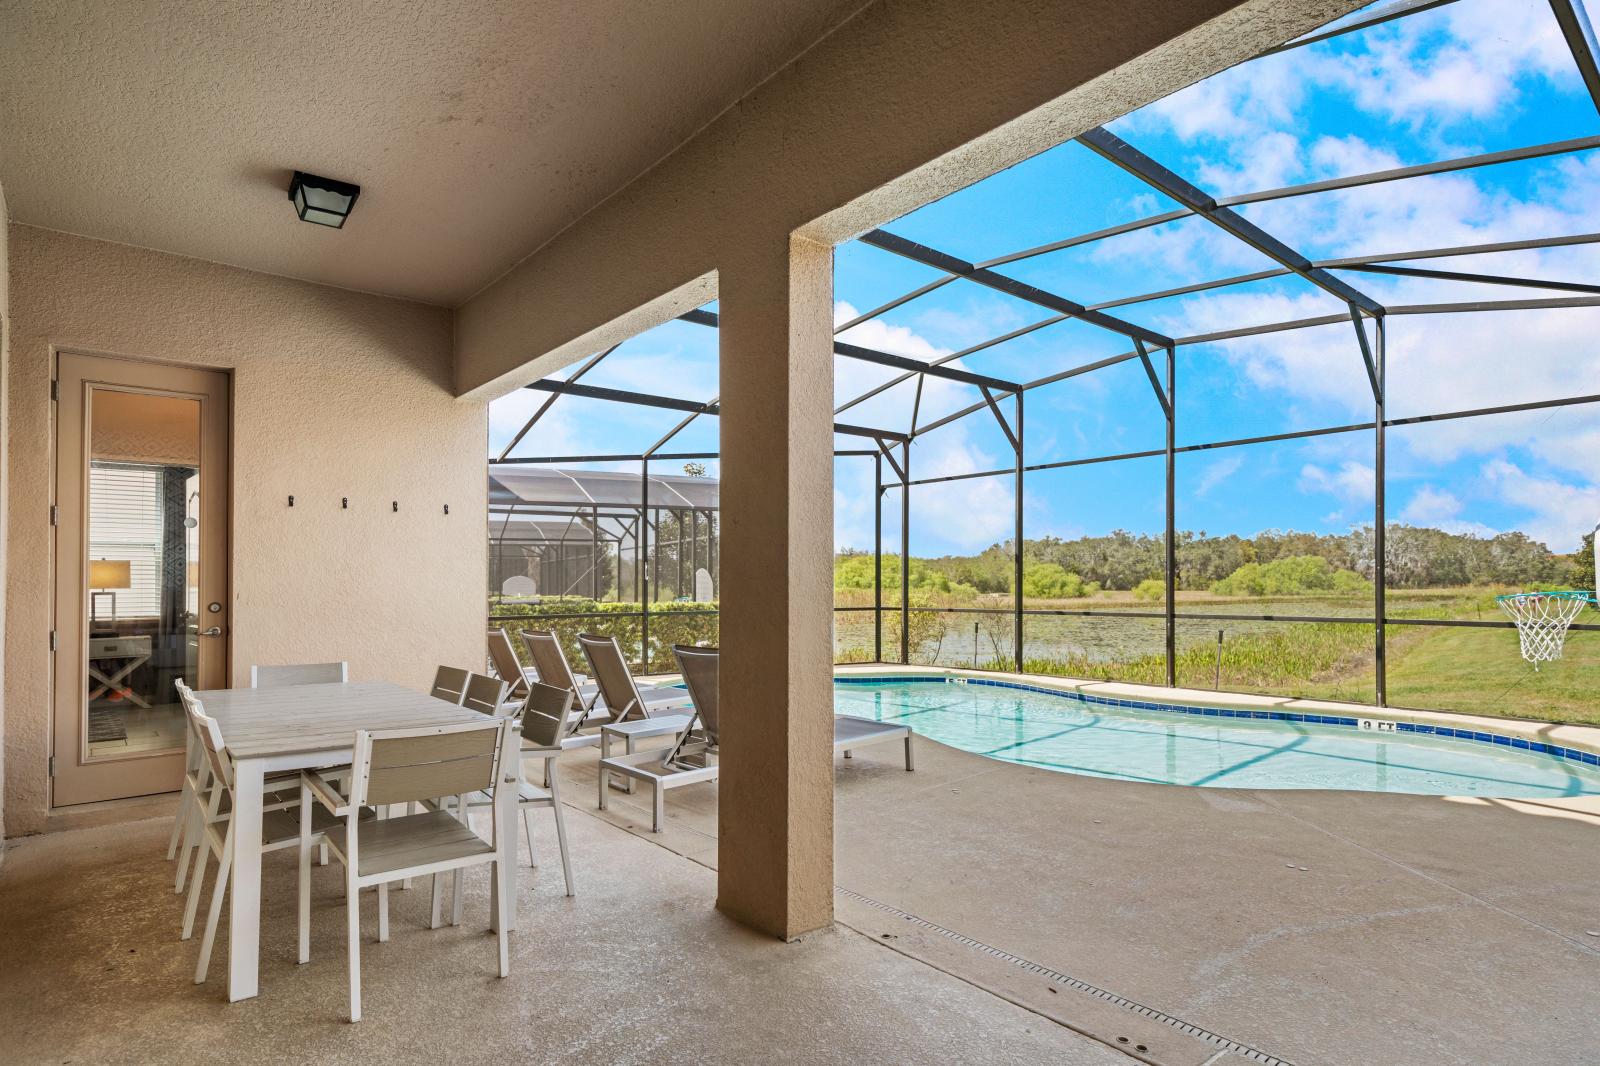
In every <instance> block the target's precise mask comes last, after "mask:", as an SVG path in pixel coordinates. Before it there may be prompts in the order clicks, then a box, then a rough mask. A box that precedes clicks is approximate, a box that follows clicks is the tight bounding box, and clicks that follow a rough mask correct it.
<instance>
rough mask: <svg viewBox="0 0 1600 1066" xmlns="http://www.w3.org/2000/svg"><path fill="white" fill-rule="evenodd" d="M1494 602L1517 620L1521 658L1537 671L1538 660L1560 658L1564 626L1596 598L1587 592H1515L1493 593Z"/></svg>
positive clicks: (1512, 618)
mask: <svg viewBox="0 0 1600 1066" xmlns="http://www.w3.org/2000/svg"><path fill="white" fill-rule="evenodd" d="M1495 602H1496V603H1498V604H1499V605H1500V609H1501V610H1502V611H1504V612H1505V613H1506V614H1508V615H1510V616H1511V620H1512V621H1513V622H1515V623H1517V637H1518V639H1519V640H1520V641H1521V642H1522V657H1523V658H1524V659H1526V660H1528V662H1530V663H1532V664H1533V668H1534V669H1535V670H1537V669H1539V664H1540V663H1548V662H1553V661H1555V660H1556V659H1559V658H1561V647H1562V645H1563V644H1565V643H1566V639H1567V627H1568V626H1570V625H1572V622H1573V619H1575V618H1577V617H1578V615H1579V613H1580V612H1582V610H1583V609H1584V607H1585V606H1587V605H1588V604H1590V603H1594V602H1595V599H1594V595H1593V594H1592V593H1588V592H1518V593H1514V594H1513V595H1510V596H1496V597H1495Z"/></svg>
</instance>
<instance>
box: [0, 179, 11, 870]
mask: <svg viewBox="0 0 1600 1066" xmlns="http://www.w3.org/2000/svg"><path fill="white" fill-rule="evenodd" d="M10 217H11V216H10V215H9V214H7V213H6V190H5V186H3V185H0V443H3V442H4V441H5V440H6V430H7V429H8V428H9V423H8V420H7V410H6V409H7V406H8V405H7V404H6V387H7V383H8V380H9V378H10V371H11V255H10V247H11V244H10V242H11V225H10V221H9V220H10ZM10 455H11V449H10V448H6V447H0V860H3V859H4V858H5V837H6V766H5V762H6V761H5V758H4V753H5V750H6V695H5V693H6V602H7V601H6V561H7V555H6V527H7V526H8V525H9V524H10V523H9V522H8V521H7V515H8V514H9V513H10V504H9V497H8V495H7V493H8V492H9V489H10V478H9V474H8V470H7V468H8V467H9V465H10Z"/></svg>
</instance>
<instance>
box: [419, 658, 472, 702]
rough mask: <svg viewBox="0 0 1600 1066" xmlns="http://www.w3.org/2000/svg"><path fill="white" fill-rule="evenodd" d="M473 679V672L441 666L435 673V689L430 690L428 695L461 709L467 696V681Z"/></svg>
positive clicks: (455, 667)
mask: <svg viewBox="0 0 1600 1066" xmlns="http://www.w3.org/2000/svg"><path fill="white" fill-rule="evenodd" d="M471 677H472V673H471V671H468V670H463V669H461V668H460V667H457V666H441V667H439V669H438V670H436V671H434V675H433V687H432V688H431V689H429V690H428V695H430V696H432V697H433V698H434V699H438V700H444V701H446V702H448V703H453V704H455V705H456V706H458V707H459V706H460V705H461V700H462V697H464V696H465V695H466V694H467V681H468V680H470V679H471Z"/></svg>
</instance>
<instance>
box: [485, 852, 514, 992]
mask: <svg viewBox="0 0 1600 1066" xmlns="http://www.w3.org/2000/svg"><path fill="white" fill-rule="evenodd" d="M501 854H502V855H503V854H505V851H504V850H502V851H501ZM489 869H490V871H491V873H490V876H491V877H493V878H494V879H495V881H494V883H495V884H497V885H498V884H499V883H500V864H499V863H498V862H492V863H490V864H489ZM510 924H511V923H510V922H507V921H504V920H502V921H498V922H495V923H494V926H495V934H494V935H495V940H496V941H497V946H498V947H499V949H500V976H501V977H510V976H511V950H510V947H511V946H510V944H509V943H508V942H507V932H506V926H508V925H510Z"/></svg>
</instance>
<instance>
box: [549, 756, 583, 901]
mask: <svg viewBox="0 0 1600 1066" xmlns="http://www.w3.org/2000/svg"><path fill="white" fill-rule="evenodd" d="M550 810H552V812H555V844H557V845H558V847H560V848H562V874H563V876H565V877H566V895H568V896H573V895H578V893H574V892H573V860H571V858H570V856H568V853H566V815H563V813H562V786H560V784H557V778H555V775H554V773H552V775H550Z"/></svg>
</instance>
